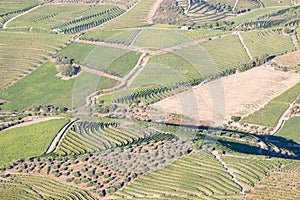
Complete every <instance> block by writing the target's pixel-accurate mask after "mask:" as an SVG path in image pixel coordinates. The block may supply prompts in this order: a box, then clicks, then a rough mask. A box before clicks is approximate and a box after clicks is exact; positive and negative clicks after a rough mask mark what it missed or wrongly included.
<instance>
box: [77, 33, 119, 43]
mask: <svg viewBox="0 0 300 200" xmlns="http://www.w3.org/2000/svg"><path fill="white" fill-rule="evenodd" d="M123 32H125V31H122V30H109V31H93V32H88V33H86V34H84V35H83V36H82V37H81V39H84V40H91V41H100V42H103V41H105V40H106V39H108V38H110V37H112V36H114V35H116V34H118V33H123Z"/></svg>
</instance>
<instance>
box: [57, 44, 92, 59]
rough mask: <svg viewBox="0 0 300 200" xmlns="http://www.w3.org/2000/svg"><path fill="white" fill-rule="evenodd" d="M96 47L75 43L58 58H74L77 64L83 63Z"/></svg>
mask: <svg viewBox="0 0 300 200" xmlns="http://www.w3.org/2000/svg"><path fill="white" fill-rule="evenodd" d="M96 47H97V46H96V45H94V44H85V43H77V42H73V43H71V44H70V45H68V46H67V47H66V48H64V49H63V50H62V51H61V52H60V53H59V54H58V56H61V57H68V58H73V59H74V60H75V62H76V63H83V61H84V60H85V59H86V57H87V56H88V54H89V53H90V52H91V51H92V50H93V49H94V48H96Z"/></svg>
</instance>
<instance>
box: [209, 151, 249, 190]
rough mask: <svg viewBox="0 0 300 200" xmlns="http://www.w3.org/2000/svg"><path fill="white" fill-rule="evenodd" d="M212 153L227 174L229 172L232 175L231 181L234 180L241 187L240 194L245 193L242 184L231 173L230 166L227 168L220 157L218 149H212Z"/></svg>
mask: <svg viewBox="0 0 300 200" xmlns="http://www.w3.org/2000/svg"><path fill="white" fill-rule="evenodd" d="M212 154H213V155H214V156H215V158H216V159H217V161H219V162H220V163H221V165H222V166H223V167H224V168H225V170H226V171H227V173H228V174H230V176H231V177H232V181H233V182H235V183H236V184H238V185H239V186H240V187H241V188H242V194H245V189H244V187H243V184H241V183H240V182H239V181H238V180H237V178H236V176H235V175H234V173H233V170H232V169H231V168H229V167H228V166H227V164H226V163H225V162H224V161H223V160H222V159H221V156H220V154H219V152H218V151H212Z"/></svg>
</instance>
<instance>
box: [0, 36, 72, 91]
mask: <svg viewBox="0 0 300 200" xmlns="http://www.w3.org/2000/svg"><path fill="white" fill-rule="evenodd" d="M12 38H13V39H12ZM67 42H68V36H64V35H52V34H39V33H24V32H10V33H7V32H0V43H1V49H0V66H1V68H0V72H1V73H0V79H1V83H0V89H2V90H3V89H4V88H6V87H7V86H9V85H11V84H13V83H15V82H16V81H17V80H19V79H21V78H22V77H24V76H26V75H27V74H29V73H31V72H32V71H33V70H35V69H36V68H37V67H39V66H40V65H42V64H43V63H44V62H45V61H46V60H47V59H48V58H50V56H51V55H53V54H55V53H56V52H57V51H59V50H60V49H61V48H62V47H64V46H66V43H67Z"/></svg>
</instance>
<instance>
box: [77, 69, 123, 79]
mask: <svg viewBox="0 0 300 200" xmlns="http://www.w3.org/2000/svg"><path fill="white" fill-rule="evenodd" d="M80 68H81V71H82V72H89V73H91V74H96V75H98V76H103V77H106V78H111V79H114V80H117V81H121V80H122V78H120V77H117V76H113V75H111V74H108V73H105V72H102V71H99V70H96V69H91V68H88V67H84V66H80Z"/></svg>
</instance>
